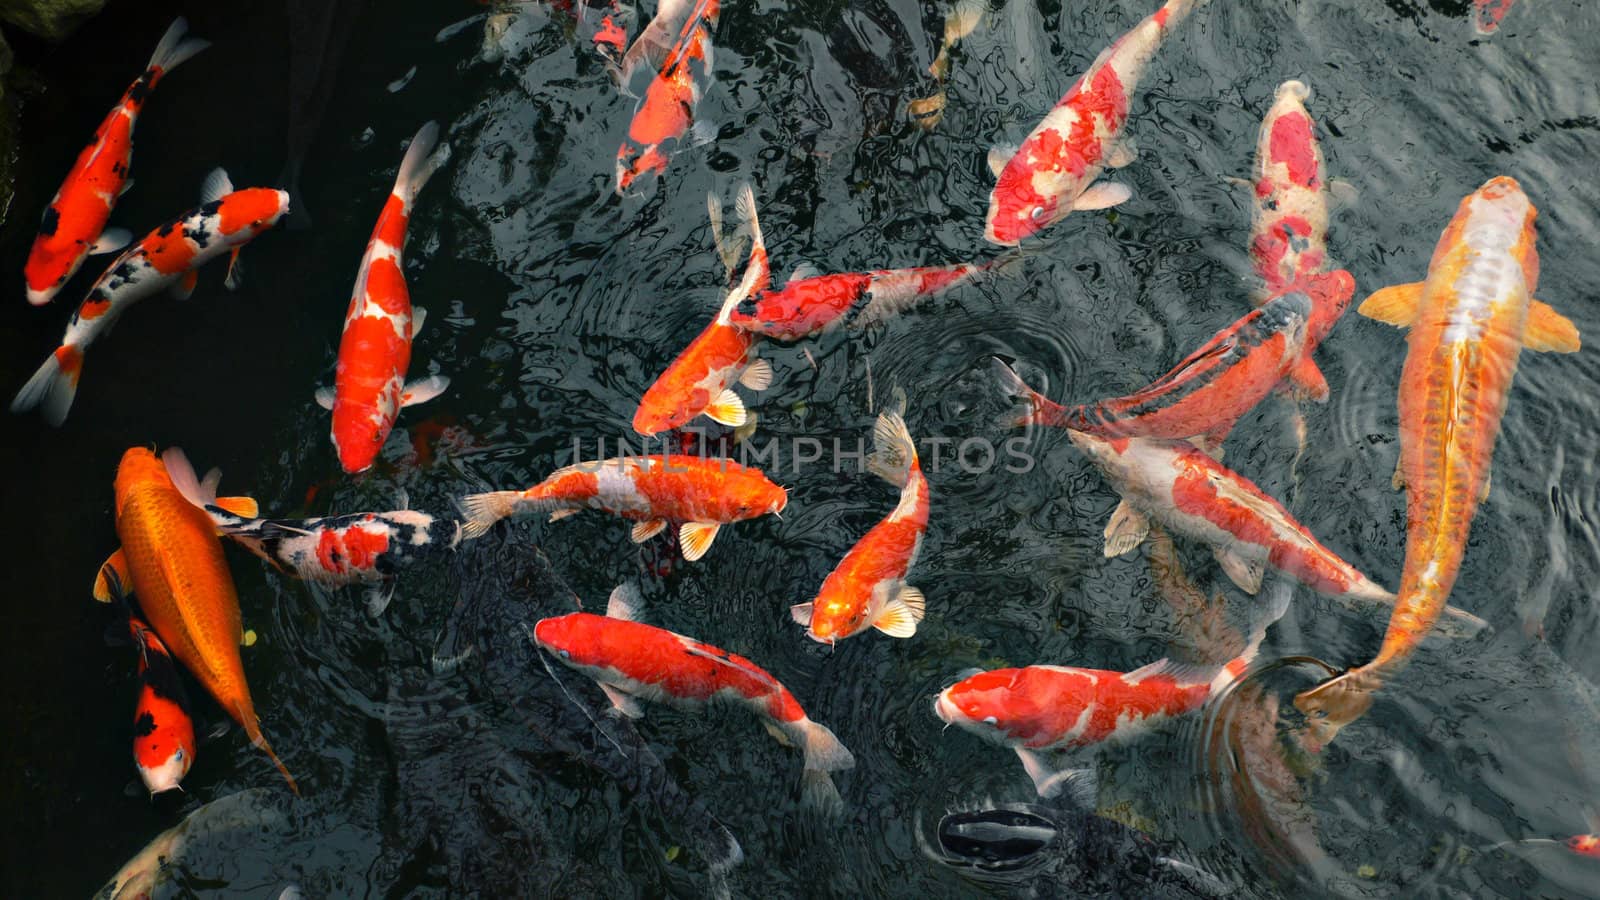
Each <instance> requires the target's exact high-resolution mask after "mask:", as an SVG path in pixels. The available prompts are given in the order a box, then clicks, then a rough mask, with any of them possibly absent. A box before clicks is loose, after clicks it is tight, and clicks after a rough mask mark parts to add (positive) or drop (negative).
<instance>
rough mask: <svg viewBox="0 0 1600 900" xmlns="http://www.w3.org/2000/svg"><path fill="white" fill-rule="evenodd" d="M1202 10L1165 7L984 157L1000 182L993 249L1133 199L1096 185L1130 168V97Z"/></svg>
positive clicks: (992, 219)
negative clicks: (1075, 214) (1028, 128)
mask: <svg viewBox="0 0 1600 900" xmlns="http://www.w3.org/2000/svg"><path fill="white" fill-rule="evenodd" d="M1203 2H1205V0H1167V2H1166V3H1165V4H1164V5H1163V6H1162V7H1161V8H1160V9H1158V10H1156V11H1155V12H1154V13H1153V14H1151V15H1150V16H1149V17H1148V18H1146V19H1145V20H1144V21H1142V22H1140V23H1139V24H1138V25H1135V26H1134V27H1133V30H1132V31H1129V32H1128V33H1127V34H1124V35H1123V36H1122V37H1120V38H1118V39H1117V40H1116V42H1115V43H1113V44H1112V45H1111V46H1110V47H1107V48H1106V49H1105V50H1104V51H1103V52H1102V53H1101V54H1100V55H1099V56H1098V57H1096V58H1095V61H1094V62H1093V63H1091V64H1090V65H1089V70H1088V71H1087V72H1084V73H1083V74H1082V75H1080V76H1078V80H1077V81H1076V82H1074V83H1073V85H1072V87H1070V88H1068V89H1067V93H1066V94H1065V95H1064V96H1063V97H1062V98H1061V100H1060V101H1058V102H1057V103H1056V105H1055V108H1054V109H1052V110H1051V111H1050V113H1049V114H1048V115H1046V116H1045V117H1044V121H1042V122H1040V123H1039V124H1038V125H1037V126H1036V127H1035V128H1034V129H1033V131H1032V132H1030V133H1029V134H1028V137H1027V138H1026V139H1025V140H1024V141H1023V142H1022V144H1021V146H1020V147H995V148H994V149H993V150H991V151H989V169H990V170H991V171H993V172H994V174H995V177H996V179H997V180H996V182H995V186H994V191H993V192H992V193H991V194H990V195H989V212H988V215H987V216H986V217H985V220H984V232H983V236H984V237H985V238H986V239H987V240H988V241H989V242H990V243H995V244H1010V245H1014V244H1017V243H1020V242H1021V241H1022V239H1023V238H1026V237H1029V236H1031V235H1033V234H1036V233H1037V232H1039V231H1042V230H1043V229H1044V228H1046V227H1047V226H1050V225H1053V224H1055V223H1056V222H1059V221H1061V220H1062V219H1063V218H1065V217H1066V215H1067V214H1068V213H1070V212H1072V211H1073V210H1091V209H1105V208H1106V207H1110V206H1116V205H1117V204H1119V203H1122V202H1124V201H1126V200H1127V199H1128V198H1129V197H1131V196H1132V195H1133V192H1132V191H1130V190H1129V189H1128V187H1127V185H1123V184H1118V183H1116V182H1111V181H1104V182H1099V183H1096V181H1095V179H1097V178H1099V177H1100V174H1101V173H1102V172H1104V171H1105V170H1106V168H1108V167H1109V168H1113V169H1120V168H1122V167H1123V166H1125V165H1127V164H1128V163H1131V162H1133V160H1134V157H1135V156H1136V152H1135V150H1134V147H1133V145H1132V143H1131V142H1130V141H1128V140H1126V139H1124V138H1123V137H1122V128H1123V126H1124V125H1125V124H1127V121H1128V106H1129V102H1130V99H1131V98H1130V94H1131V93H1132V91H1133V89H1134V88H1135V87H1136V86H1137V85H1138V83H1139V77H1140V76H1141V75H1142V74H1144V67H1145V66H1146V65H1147V64H1148V63H1149V62H1150V59H1151V58H1152V57H1153V56H1155V53H1156V50H1157V49H1158V48H1159V47H1160V46H1161V42H1162V41H1163V40H1164V39H1165V38H1166V36H1167V34H1168V33H1169V32H1170V31H1171V30H1172V29H1173V28H1175V27H1177V25H1178V23H1179V22H1180V21H1182V20H1183V18H1184V17H1185V16H1187V15H1188V14H1189V12H1190V10H1192V9H1193V8H1194V7H1195V6H1196V5H1197V4H1198V3H1203Z"/></svg>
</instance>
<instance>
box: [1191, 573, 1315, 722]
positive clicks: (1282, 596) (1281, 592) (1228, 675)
mask: <svg viewBox="0 0 1600 900" xmlns="http://www.w3.org/2000/svg"><path fill="white" fill-rule="evenodd" d="M1293 596H1294V585H1293V582H1291V581H1289V580H1288V579H1286V578H1279V579H1277V580H1276V581H1275V582H1274V583H1273V586H1272V598H1271V600H1270V601H1269V602H1268V606H1267V610H1266V612H1265V613H1264V614H1263V615H1262V617H1261V621H1260V622H1259V623H1257V625H1256V627H1255V629H1254V630H1253V631H1251V632H1250V640H1249V642H1248V643H1246V644H1245V645H1244V649H1243V650H1241V651H1240V652H1239V655H1238V656H1236V657H1234V658H1233V659H1232V660H1230V661H1229V662H1228V664H1227V665H1225V666H1223V667H1222V670H1221V671H1220V672H1218V673H1217V674H1216V677H1215V678H1213V679H1212V681H1211V692H1212V694H1216V693H1219V692H1221V691H1222V690H1224V689H1226V688H1227V687H1228V686H1229V685H1231V684H1233V683H1234V682H1235V681H1238V680H1239V677H1240V676H1241V675H1243V674H1244V673H1245V670H1246V669H1248V668H1250V664H1251V663H1253V662H1255V660H1256V657H1257V656H1258V655H1260V653H1261V644H1262V643H1263V642H1264V641H1266V639H1267V629H1268V628H1271V627H1272V624H1273V623H1274V622H1276V621H1278V620H1279V619H1281V618H1283V616H1284V614H1285V613H1287V612H1288V611H1289V600H1290V598H1291V597H1293Z"/></svg>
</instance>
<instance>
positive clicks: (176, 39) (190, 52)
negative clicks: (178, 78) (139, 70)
mask: <svg viewBox="0 0 1600 900" xmlns="http://www.w3.org/2000/svg"><path fill="white" fill-rule="evenodd" d="M188 34H189V20H188V19H185V18H183V17H182V16H179V17H178V18H177V19H174V20H173V22H172V24H171V25H170V26H168V28H167V33H166V34H164V35H162V36H161V43H159V44H157V45H156V52H154V53H152V54H150V66H149V68H150V69H155V70H157V72H158V73H159V75H158V76H157V77H160V75H165V74H167V73H168V72H171V71H172V70H173V69H176V68H177V67H178V66H179V65H181V64H182V63H183V62H184V61H185V60H187V59H189V57H191V56H194V55H195V54H196V53H199V52H200V51H201V50H204V49H206V48H207V47H209V46H211V42H210V41H207V40H202V39H200V38H192V37H188Z"/></svg>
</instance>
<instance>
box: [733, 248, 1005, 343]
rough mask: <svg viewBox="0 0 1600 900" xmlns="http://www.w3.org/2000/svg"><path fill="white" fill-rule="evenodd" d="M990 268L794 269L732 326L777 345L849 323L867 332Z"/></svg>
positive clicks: (741, 311) (748, 304)
mask: <svg viewBox="0 0 1600 900" xmlns="http://www.w3.org/2000/svg"><path fill="white" fill-rule="evenodd" d="M993 265H994V264H993V263H984V264H978V263H961V264H960V265H954V266H919V267H915V268H909V269H879V270H877V271H874V272H845V273H841V274H837V275H819V274H812V273H811V272H809V271H808V270H807V269H805V268H801V269H796V270H795V273H794V274H793V275H791V276H789V281H788V283H786V284H785V285H784V286H783V287H781V288H779V289H778V290H775V291H772V290H768V291H762V292H760V293H758V294H751V295H749V296H747V297H745V298H743V299H742V300H741V301H740V302H739V305H738V306H737V307H736V308H735V309H734V311H733V314H732V315H731V316H730V319H729V320H730V321H731V322H732V323H733V324H734V325H735V326H737V327H739V328H742V329H744V330H746V331H750V332H754V333H757V334H760V335H762V336H764V337H768V338H771V339H773V340H777V341H798V340H800V339H802V338H808V337H814V336H816V335H819V334H824V333H826V332H829V331H832V330H834V329H835V328H838V327H839V326H840V325H843V324H845V323H846V322H848V323H849V324H850V326H851V327H855V328H865V327H867V326H869V325H873V324H876V323H878V322H881V321H883V320H884V319H887V318H889V317H890V316H894V315H897V314H899V313H901V312H904V311H906V310H908V309H910V308H911V307H913V306H916V305H917V304H918V303H921V302H922V301H924V300H927V299H930V298H933V297H937V296H939V295H940V294H943V293H944V292H945V291H948V290H950V289H951V288H954V287H956V286H957V285H960V284H965V283H966V282H968V281H970V280H972V278H974V277H975V276H977V275H978V274H979V273H982V272H984V271H987V270H988V269H989V268H990V267H991V266H993Z"/></svg>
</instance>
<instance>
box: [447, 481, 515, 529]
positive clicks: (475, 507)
mask: <svg viewBox="0 0 1600 900" xmlns="http://www.w3.org/2000/svg"><path fill="white" fill-rule="evenodd" d="M521 503H522V492H521V491H490V492H488V493H486V494H468V495H467V496H465V497H462V498H461V512H462V513H463V514H464V515H465V516H466V517H467V518H466V522H465V524H463V525H462V527H461V536H462V537H464V538H476V537H482V536H483V535H484V534H486V533H487V532H488V531H489V529H490V528H492V527H494V523H496V522H498V521H500V520H501V519H504V518H505V517H507V516H510V515H512V514H514V513H516V512H518V506H519V504H521Z"/></svg>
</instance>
